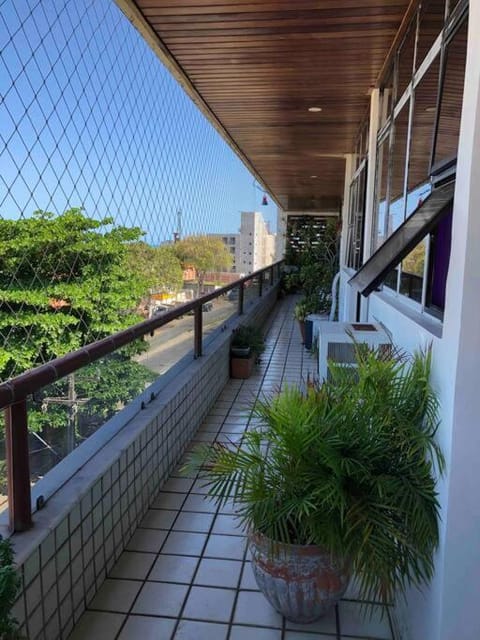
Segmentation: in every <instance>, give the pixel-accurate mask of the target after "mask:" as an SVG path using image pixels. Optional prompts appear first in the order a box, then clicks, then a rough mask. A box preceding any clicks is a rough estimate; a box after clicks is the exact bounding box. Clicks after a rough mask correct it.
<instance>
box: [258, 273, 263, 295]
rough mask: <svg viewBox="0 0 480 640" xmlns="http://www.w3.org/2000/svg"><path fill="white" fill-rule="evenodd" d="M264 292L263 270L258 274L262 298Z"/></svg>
mask: <svg viewBox="0 0 480 640" xmlns="http://www.w3.org/2000/svg"><path fill="white" fill-rule="evenodd" d="M262 293H263V271H262V273H260V274H259V276H258V296H259V297H260V298H261V297H262Z"/></svg>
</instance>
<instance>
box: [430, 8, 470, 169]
mask: <svg viewBox="0 0 480 640" xmlns="http://www.w3.org/2000/svg"><path fill="white" fill-rule="evenodd" d="M466 57H467V21H466V20H465V22H464V23H463V24H462V26H461V27H460V29H459V30H458V31H457V33H456V34H455V36H454V38H453V40H452V41H451V42H450V44H449V45H448V49H447V59H446V68H445V77H444V82H443V89H442V96H441V104H440V116H439V120H438V133H437V141H436V147H435V163H437V162H440V161H442V160H447V159H448V158H454V157H456V155H457V148H458V137H459V134H460V117H461V113H462V98H463V83H464V78H465V62H466Z"/></svg>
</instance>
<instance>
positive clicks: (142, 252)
mask: <svg viewBox="0 0 480 640" xmlns="http://www.w3.org/2000/svg"><path fill="white" fill-rule="evenodd" d="M128 253H129V257H128V260H129V265H130V268H131V270H132V271H134V270H137V271H138V272H139V273H140V274H141V276H142V278H143V279H144V280H145V282H147V283H148V287H149V288H150V289H155V290H157V291H173V292H174V291H179V290H180V289H181V288H182V285H183V272H182V265H181V264H180V260H179V258H178V256H177V254H176V252H175V249H174V247H173V246H172V245H161V246H159V247H152V246H150V245H149V244H147V243H146V242H134V243H132V244H130V245H129V246H128Z"/></svg>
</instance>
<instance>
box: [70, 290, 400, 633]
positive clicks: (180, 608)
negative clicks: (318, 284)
mask: <svg viewBox="0 0 480 640" xmlns="http://www.w3.org/2000/svg"><path fill="white" fill-rule="evenodd" d="M293 302H294V300H293V299H292V298H287V299H286V300H284V301H283V302H282V303H281V304H280V305H278V307H277V308H278V312H277V314H276V316H275V318H274V319H273V322H272V325H271V328H270V331H269V333H268V339H267V349H266V351H265V353H264V355H263V357H262V364H261V365H259V366H258V367H257V371H256V374H255V375H254V377H252V378H250V380H246V381H238V380H231V381H230V383H229V384H228V385H227V387H226V388H225V389H224V391H223V393H222V395H221V397H220V398H219V400H218V402H217V403H216V405H215V407H214V408H213V410H212V412H211V414H210V415H209V417H208V418H207V420H206V421H205V422H204V424H203V425H202V427H201V428H200V430H199V432H198V434H197V436H196V440H197V441H201V442H213V441H215V440H217V441H219V440H222V441H224V440H225V439H236V438H239V437H241V433H242V432H243V431H244V430H245V429H246V428H249V426H251V424H252V421H249V416H248V410H247V409H246V407H248V406H249V405H251V402H252V400H253V399H254V398H255V397H256V396H257V395H258V394H259V393H268V392H270V391H272V390H274V389H275V388H278V386H279V385H280V384H283V383H299V382H301V381H302V380H305V379H306V377H307V373H308V372H310V371H312V370H313V364H314V363H313V360H312V358H311V356H310V355H309V354H308V353H307V352H306V351H305V350H304V349H303V347H302V345H301V342H300V334H299V332H298V329H297V327H296V325H295V324H294V322H293V317H292V316H293V314H292V306H293ZM203 494H204V489H203V488H202V486H201V482H198V481H196V479H195V478H193V477H192V478H186V477H185V476H183V475H181V473H180V471H178V472H176V473H174V474H173V476H172V477H171V479H170V480H169V481H168V483H167V484H166V485H165V486H164V488H163V490H162V491H161V492H160V494H159V495H158V498H157V500H156V501H155V502H154V504H153V505H152V508H151V509H150V511H149V512H148V513H147V515H146V517H145V519H144V520H143V522H142V523H141V525H140V528H139V529H137V531H136V533H135V534H134V536H133V537H132V539H131V540H130V543H129V545H128V547H127V550H126V551H125V552H124V553H123V555H122V556H121V558H120V559H119V561H118V562H117V564H116V565H115V567H114V568H113V570H112V571H111V573H110V576H109V578H108V579H107V580H106V581H105V583H104V585H103V586H102V588H101V589H100V591H99V592H98V593H97V595H96V596H95V598H94V599H93V601H92V602H91V603H90V605H89V607H88V611H86V612H85V613H84V615H83V616H82V618H81V619H80V621H79V624H77V626H76V628H75V629H74V631H73V633H72V635H71V636H70V640H80V639H81V640H117V639H118V640H170V639H172V640H247V639H249V640H313V639H314V638H319V639H323V640H329V639H330V640H340V639H342V640H343V639H344V640H346V639H347V638H349V639H350V640H354V639H360V638H371V639H375V640H377V639H378V640H380V639H381V640H392V638H393V635H392V631H391V624H390V620H389V612H387V611H382V608H381V607H380V606H376V605H375V606H373V607H371V610H370V609H369V613H368V614H367V616H364V615H363V610H361V603H360V602H359V601H358V600H356V599H355V597H354V596H355V594H354V592H353V590H352V589H351V590H350V591H349V592H347V594H346V595H347V596H348V598H347V597H346V598H345V599H344V600H342V601H341V602H340V603H339V605H338V607H336V608H335V609H334V610H332V611H331V612H330V613H329V614H328V615H327V616H326V617H324V618H322V619H321V620H320V621H318V622H316V623H314V624H311V625H295V624H293V623H291V622H288V621H286V620H285V619H284V618H282V616H281V615H279V614H278V613H277V612H276V611H275V610H274V609H273V608H272V607H271V606H270V605H269V604H268V602H267V601H266V600H265V598H264V597H263V595H262V594H261V593H260V592H259V591H258V589H257V585H256V583H255V580H254V578H253V574H252V571H251V568H250V563H249V560H248V552H247V548H246V541H245V538H244V536H243V535H242V532H241V531H240V530H239V529H238V527H237V522H236V519H235V515H234V513H233V512H232V508H231V506H230V505H227V506H225V507H223V508H220V509H218V508H217V507H216V505H215V504H214V503H213V502H211V501H210V500H208V499H205V498H204V495H203ZM382 613H383V614H384V615H382Z"/></svg>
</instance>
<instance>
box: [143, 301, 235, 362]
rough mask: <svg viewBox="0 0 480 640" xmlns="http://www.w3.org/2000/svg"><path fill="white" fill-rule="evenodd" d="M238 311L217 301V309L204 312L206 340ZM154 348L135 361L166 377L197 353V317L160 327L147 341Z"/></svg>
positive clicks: (214, 306) (231, 304)
mask: <svg viewBox="0 0 480 640" xmlns="http://www.w3.org/2000/svg"><path fill="white" fill-rule="evenodd" d="M236 310H237V302H229V301H228V300H223V299H217V300H214V301H213V309H212V310H211V311H204V312H203V335H204V336H206V335H208V334H209V333H211V332H212V331H214V330H215V329H216V327H218V326H219V325H221V324H222V322H224V321H225V320H226V319H227V318H228V317H229V316H231V315H232V314H233V313H235V311H236ZM147 341H148V342H149V344H150V348H149V350H148V351H146V352H145V353H142V354H140V355H139V356H137V357H136V358H135V360H136V361H137V362H141V363H142V364H143V365H144V366H146V367H148V368H149V369H151V370H152V371H155V373H158V374H163V373H165V372H166V371H168V369H170V367H172V366H173V365H174V364H175V363H176V362H178V360H180V358H182V357H183V356H184V355H185V354H186V353H188V352H189V351H190V350H191V349H193V316H183V318H179V319H178V320H173V321H172V322H170V323H169V324H168V325H166V326H164V327H160V329H157V330H156V331H155V335H154V336H153V337H152V338H150V337H148V338H147Z"/></svg>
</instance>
